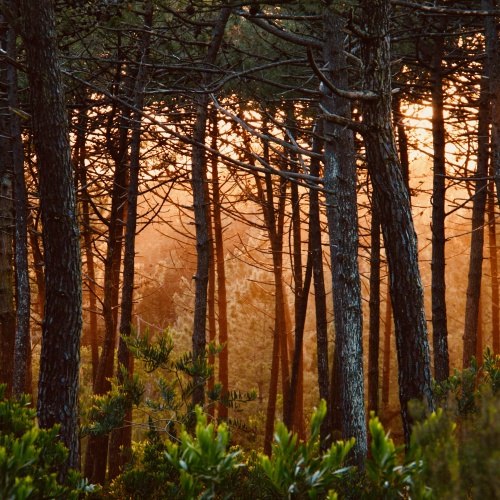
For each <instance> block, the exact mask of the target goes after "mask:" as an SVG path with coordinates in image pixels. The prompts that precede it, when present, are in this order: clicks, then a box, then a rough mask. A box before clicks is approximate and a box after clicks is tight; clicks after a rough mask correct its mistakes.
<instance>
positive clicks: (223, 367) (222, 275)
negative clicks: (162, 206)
mask: <svg viewBox="0 0 500 500" xmlns="http://www.w3.org/2000/svg"><path fill="white" fill-rule="evenodd" d="M217 135H218V123H217V114H214V118H213V135H212V148H213V149H217ZM221 202H222V200H221V196H220V182H219V162H218V158H217V155H215V154H214V155H213V156H212V203H213V205H212V206H213V215H214V236H215V260H216V265H217V307H218V312H219V344H226V347H225V348H224V349H223V350H222V351H221V353H220V354H219V356H218V357H219V382H220V383H221V384H222V394H224V393H226V392H227V391H228V390H229V346H228V345H227V342H228V329H227V293H226V263H225V261H224V239H223V236H222V217H221ZM218 417H219V418H227V417H228V409H227V407H225V406H224V405H219V408H218Z"/></svg>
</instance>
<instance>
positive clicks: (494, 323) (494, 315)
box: [487, 168, 500, 354]
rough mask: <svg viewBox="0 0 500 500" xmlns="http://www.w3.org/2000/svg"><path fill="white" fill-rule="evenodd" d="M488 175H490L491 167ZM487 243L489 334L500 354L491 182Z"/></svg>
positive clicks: (493, 206)
mask: <svg viewBox="0 0 500 500" xmlns="http://www.w3.org/2000/svg"><path fill="white" fill-rule="evenodd" d="M489 170H490V176H492V173H493V172H491V168H490V169H489ZM487 212H488V218H487V220H488V244H489V257H490V276H491V336H492V339H493V352H494V353H495V354H500V321H499V310H500V307H499V302H500V299H499V295H500V294H499V286H498V258H497V232H496V221H495V186H494V185H493V184H492V185H491V186H490V189H489V190H488V211H487Z"/></svg>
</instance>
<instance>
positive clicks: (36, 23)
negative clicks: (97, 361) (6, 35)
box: [21, 0, 82, 476]
mask: <svg viewBox="0 0 500 500" xmlns="http://www.w3.org/2000/svg"><path fill="white" fill-rule="evenodd" d="M21 18H22V22H23V35H24V42H25V45H26V53H27V66H28V79H29V88H30V100H31V116H32V124H33V137H34V143H35V151H36V155H37V161H38V171H39V176H40V207H41V211H42V225H43V243H44V253H45V259H44V264H45V292H46V297H45V311H44V320H43V328H42V329H43V331H42V352H41V355H40V376H39V381H38V406H37V409H38V424H39V426H40V427H41V428H50V427H52V426H54V424H61V430H60V432H59V438H60V439H61V441H62V442H63V443H64V445H65V446H66V447H67V448H68V450H69V455H68V458H67V460H66V461H65V462H64V464H63V465H62V466H61V468H60V472H61V474H62V475H63V476H64V475H65V474H66V473H67V471H68V469H70V468H72V469H79V453H78V428H77V409H78V375H79V367H80V335H81V329H82V289H81V259H80V230H79V227H78V219H77V212H76V199H75V192H74V183H73V168H72V164H71V150H70V144H69V130H68V120H67V114H66V106H65V101H64V97H65V96H64V88H63V83H62V77H61V71H60V66H59V57H58V48H57V38H56V34H55V16H54V10H53V4H52V2H51V1H50V0H39V1H37V2H32V1H30V0H21Z"/></svg>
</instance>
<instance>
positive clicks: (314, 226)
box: [309, 140, 335, 450]
mask: <svg viewBox="0 0 500 500" xmlns="http://www.w3.org/2000/svg"><path fill="white" fill-rule="evenodd" d="M315 145H317V147H316V151H314V152H321V150H322V149H323V145H322V144H321V141H319V140H315ZM310 174H311V175H313V176H314V177H319V160H318V159H317V158H312V159H311V165H310ZM309 239H310V241H311V259H312V265H313V276H314V299H315V305H316V342H317V358H318V387H319V397H320V398H321V399H324V400H325V401H326V407H327V408H328V412H327V415H326V417H325V419H324V420H323V422H322V424H321V431H320V437H321V446H322V449H323V450H327V449H328V448H330V436H331V417H330V413H331V411H330V410H331V407H330V375H329V371H328V332H327V327H328V325H327V321H326V294H325V279H324V276H323V247H322V246H321V227H320V220H319V193H318V191H317V190H316V189H311V190H310V191H309ZM334 300H335V299H334Z"/></svg>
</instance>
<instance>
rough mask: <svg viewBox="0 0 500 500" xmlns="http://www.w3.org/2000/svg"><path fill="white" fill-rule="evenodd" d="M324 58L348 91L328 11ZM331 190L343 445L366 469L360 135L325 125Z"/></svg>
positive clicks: (333, 108) (340, 103)
mask: <svg viewBox="0 0 500 500" xmlns="http://www.w3.org/2000/svg"><path fill="white" fill-rule="evenodd" d="M323 19H324V23H325V40H326V42H325V47H324V58H325V60H326V61H328V64H329V66H330V68H331V69H332V70H334V71H332V72H331V73H330V78H331V79H332V83H333V84H334V85H335V86H336V87H337V88H341V89H347V88H348V74H347V67H348V65H347V63H346V60H345V56H344V52H343V48H344V45H343V43H344V35H343V34H342V30H343V28H344V22H343V21H341V20H340V18H339V17H338V16H336V15H334V14H331V13H329V12H328V11H326V10H325V13H324V16H323ZM323 102H324V106H325V108H326V109H328V110H329V111H330V112H332V113H335V114H337V115H340V116H342V117H344V118H347V119H350V118H351V105H350V102H349V101H347V100H345V99H341V98H339V97H336V96H335V97H327V96H325V97H324V98H323ZM325 135H326V136H328V137H331V138H332V139H331V140H330V141H327V142H326V143H325V159H324V163H325V175H324V177H325V187H326V188H327V189H329V190H330V191H332V192H333V194H327V195H326V201H327V217H328V229H329V234H330V256H331V261H332V294H333V310H334V319H335V347H336V349H335V352H336V356H337V358H338V359H337V363H338V370H339V371H338V374H337V376H338V379H337V382H336V383H337V384H338V385H339V391H340V405H341V411H342V437H343V439H350V438H351V437H354V438H356V445H355V447H354V450H353V451H352V452H351V457H352V462H353V464H354V465H357V466H358V467H359V468H360V469H364V458H365V457H366V452H367V439H366V420H365V401H364V398H365V390H364V378H363V337H362V333H363V311H362V302H361V283H360V278H359V268H358V212H357V198H356V162H355V159H354V135H353V133H352V131H351V130H349V129H346V128H345V127H342V126H338V125H336V124H334V123H333V122H331V121H329V120H326V121H325Z"/></svg>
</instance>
